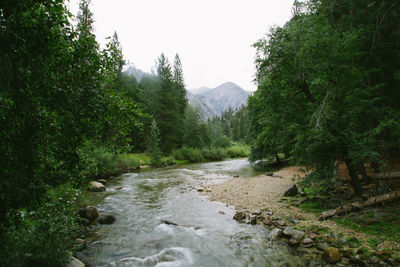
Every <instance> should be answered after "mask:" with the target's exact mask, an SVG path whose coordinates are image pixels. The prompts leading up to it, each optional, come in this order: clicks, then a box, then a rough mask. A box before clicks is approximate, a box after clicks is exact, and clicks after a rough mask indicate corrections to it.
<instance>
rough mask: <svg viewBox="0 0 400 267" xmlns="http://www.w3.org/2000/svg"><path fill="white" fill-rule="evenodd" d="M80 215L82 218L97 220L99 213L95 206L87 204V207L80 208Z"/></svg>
mask: <svg viewBox="0 0 400 267" xmlns="http://www.w3.org/2000/svg"><path fill="white" fill-rule="evenodd" d="M78 215H79V217H81V218H85V219H88V220H89V221H94V220H96V218H97V217H99V213H98V211H97V209H96V207H94V206H87V207H85V208H80V209H79V210H78Z"/></svg>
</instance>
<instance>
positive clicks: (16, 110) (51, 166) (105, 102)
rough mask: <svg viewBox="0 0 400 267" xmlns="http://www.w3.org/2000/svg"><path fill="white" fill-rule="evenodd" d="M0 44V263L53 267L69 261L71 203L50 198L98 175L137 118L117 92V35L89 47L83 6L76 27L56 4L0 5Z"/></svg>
mask: <svg viewBox="0 0 400 267" xmlns="http://www.w3.org/2000/svg"><path fill="white" fill-rule="evenodd" d="M0 42H1V44H0V49H1V50H0V65H1V66H2V67H1V69H0V87H1V88H0V125H1V126H0V127H1V128H0V162H1V167H0V177H1V180H0V199H1V202H2V204H1V205H0V239H1V245H0V246H1V252H0V256H1V259H0V262H2V263H4V262H7V264H6V263H4V264H1V265H7V266H9V264H15V265H26V264H31V265H41V266H44V265H46V264H49V262H52V264H55V265H57V264H58V263H59V262H60V261H62V260H66V259H67V257H68V254H67V251H66V249H67V248H69V247H70V243H69V242H67V241H68V240H69V239H70V238H71V234H72V232H74V227H73V223H72V222H73V221H74V220H75V218H74V213H73V212H72V210H71V209H69V207H70V206H71V205H70V203H72V202H73V201H72V197H75V196H69V195H68V194H66V193H65V196H60V199H65V198H66V199H65V201H64V202H63V203H59V202H58V200H54V199H53V198H50V197H49V194H50V193H49V192H50V191H51V190H53V189H52V187H54V186H58V185H62V184H68V185H69V186H67V187H66V188H70V187H72V186H73V187H78V186H79V185H82V184H84V183H83V182H84V181H85V180H86V179H87V178H90V177H92V176H98V175H99V176H101V175H106V173H104V169H105V168H106V165H104V164H107V163H109V161H110V160H109V159H110V158H112V159H115V157H116V153H120V152H123V151H129V150H130V149H131V148H130V145H131V139H132V133H133V132H134V131H135V130H137V129H140V128H142V126H141V125H142V124H141V120H143V119H142V118H143V115H142V112H141V111H140V109H138V107H137V106H136V104H135V102H134V101H133V100H132V98H131V97H129V95H127V93H126V92H125V91H124V90H121V88H120V84H121V81H120V80H121V68H122V63H123V60H122V54H121V48H120V45H119V42H118V37H117V35H116V34H114V36H113V37H112V38H110V41H109V43H108V44H107V45H106V47H105V49H100V48H99V44H98V43H97V42H96V39H95V35H94V34H93V14H92V13H91V11H90V9H89V1H87V0H82V1H81V3H80V11H79V14H78V16H77V25H76V27H74V26H73V25H72V24H71V17H70V14H69V12H68V10H67V9H66V6H65V4H64V3H63V1H62V0H54V1H30V0H24V1H8V0H5V1H1V4H0ZM99 147H100V148H99ZM96 149H97V150H96ZM99 149H100V150H99ZM98 155H101V156H100V157H98ZM127 161H128V159H126V158H123V157H122V156H120V157H119V158H116V160H115V161H113V162H115V164H116V165H115V166H110V168H111V169H112V170H115V171H118V170H123V169H124V168H126V165H127V164H129V165H131V164H132V162H127ZM107 172H108V170H107ZM64 191H66V190H64ZM60 194H61V193H60ZM64 197H65V198H64ZM68 201H69V202H68ZM11 244H12V245H11ZM46 244H47V245H48V247H46V248H44V247H43V246H45V245H46ZM4 246H5V247H4ZM43 249H45V250H46V251H43ZM15 253H18V254H15ZM12 259H14V260H16V259H18V261H15V262H12ZM9 260H11V262H9ZM46 262H47V263H46Z"/></svg>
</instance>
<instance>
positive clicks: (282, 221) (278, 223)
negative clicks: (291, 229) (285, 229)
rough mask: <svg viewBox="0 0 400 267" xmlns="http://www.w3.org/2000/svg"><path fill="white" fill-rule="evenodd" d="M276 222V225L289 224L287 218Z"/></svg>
mask: <svg viewBox="0 0 400 267" xmlns="http://www.w3.org/2000/svg"><path fill="white" fill-rule="evenodd" d="M274 224H275V225H276V226H281V227H282V226H286V225H288V222H287V221H285V220H276V221H275V222H274Z"/></svg>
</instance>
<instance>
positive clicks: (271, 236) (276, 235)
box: [267, 228, 282, 240]
mask: <svg viewBox="0 0 400 267" xmlns="http://www.w3.org/2000/svg"><path fill="white" fill-rule="evenodd" d="M281 235H282V230H281V229H279V228H274V229H272V230H271V231H270V232H269V233H268V235H267V238H268V239H269V240H277V239H278V238H279V237H280V236H281Z"/></svg>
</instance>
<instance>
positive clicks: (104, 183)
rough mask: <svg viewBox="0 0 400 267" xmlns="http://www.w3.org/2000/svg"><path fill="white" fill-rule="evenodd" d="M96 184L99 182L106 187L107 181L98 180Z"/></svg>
mask: <svg viewBox="0 0 400 267" xmlns="http://www.w3.org/2000/svg"><path fill="white" fill-rule="evenodd" d="M97 182H99V183H101V184H103V185H106V184H107V181H106V180H104V179H99V180H97Z"/></svg>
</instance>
